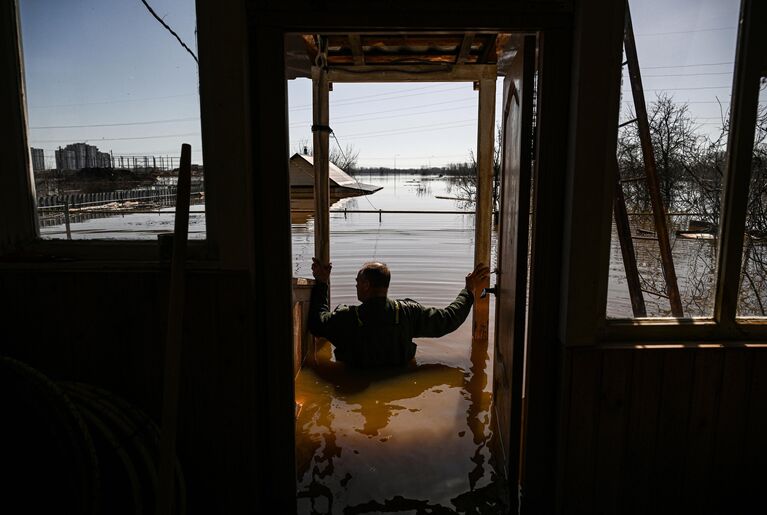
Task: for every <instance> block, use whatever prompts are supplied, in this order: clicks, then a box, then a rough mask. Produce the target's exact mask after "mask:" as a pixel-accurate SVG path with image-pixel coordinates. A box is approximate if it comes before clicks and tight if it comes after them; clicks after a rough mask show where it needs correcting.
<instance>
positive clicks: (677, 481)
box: [649, 349, 696, 512]
mask: <svg viewBox="0 0 767 515" xmlns="http://www.w3.org/2000/svg"><path fill="white" fill-rule="evenodd" d="M664 354H665V356H664V362H663V393H662V396H661V399H660V405H659V407H658V410H659V412H658V440H657V442H656V446H655V449H656V451H655V455H656V460H655V466H654V467H653V469H654V470H653V473H654V474H653V478H652V482H651V484H650V485H649V488H650V490H651V491H652V492H655V493H656V495H657V506H658V508H659V509H660V508H662V509H663V510H668V511H669V512H683V511H684V505H683V501H682V499H681V498H680V497H679V489H680V486H681V483H682V481H683V479H684V472H685V457H686V455H687V437H688V432H687V425H688V422H689V419H690V400H691V396H692V383H693V369H694V366H695V357H696V353H695V351H693V350H687V349H682V350H670V351H666V352H665V353H664Z"/></svg>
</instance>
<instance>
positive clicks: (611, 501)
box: [594, 350, 635, 513]
mask: <svg viewBox="0 0 767 515" xmlns="http://www.w3.org/2000/svg"><path fill="white" fill-rule="evenodd" d="M599 354H600V355H601V357H602V382H601V384H600V390H599V399H600V404H599V415H598V421H597V438H596V441H597V446H596V449H595V453H596V458H595V461H596V464H595V469H596V470H595V473H594V490H595V492H594V512H595V513H621V509H620V501H621V499H622V497H623V481H622V480H623V477H622V475H623V472H624V471H625V469H624V467H625V459H626V444H627V439H628V438H627V431H628V427H629V426H628V421H629V409H630V398H631V387H632V385H631V380H632V367H633V361H634V355H635V353H634V352H632V351H629V350H609V351H601V352H599Z"/></svg>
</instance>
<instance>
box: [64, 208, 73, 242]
mask: <svg viewBox="0 0 767 515" xmlns="http://www.w3.org/2000/svg"><path fill="white" fill-rule="evenodd" d="M64 225H65V226H66V228H67V239H68V240H71V239H72V230H71V228H70V223H69V201H68V200H65V201H64Z"/></svg>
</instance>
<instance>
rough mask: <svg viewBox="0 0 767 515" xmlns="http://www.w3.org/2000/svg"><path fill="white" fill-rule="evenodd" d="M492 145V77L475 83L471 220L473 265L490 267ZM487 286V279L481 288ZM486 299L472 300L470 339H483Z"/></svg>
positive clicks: (493, 131) (487, 303) (487, 300)
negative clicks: (473, 206) (473, 213)
mask: <svg viewBox="0 0 767 515" xmlns="http://www.w3.org/2000/svg"><path fill="white" fill-rule="evenodd" d="M494 143H495V78H493V79H485V80H481V81H479V116H478V120H477V214H476V216H475V217H474V265H475V266H476V265H478V264H480V263H482V264H484V265H485V266H490V240H491V238H492V234H491V231H492V224H493V147H494ZM489 285H490V277H488V278H487V279H486V280H485V282H484V284H482V285H481V286H482V287H483V288H486V287H488V286H489ZM489 321H490V298H489V297H485V298H484V299H482V298H475V299H474V310H473V318H472V338H474V339H476V340H487V337H488V325H489Z"/></svg>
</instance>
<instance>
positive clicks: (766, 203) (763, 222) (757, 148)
mask: <svg viewBox="0 0 767 515" xmlns="http://www.w3.org/2000/svg"><path fill="white" fill-rule="evenodd" d="M738 316H745V317H748V316H758V317H763V316H767V78H762V81H761V89H760V91H759V110H758V111H757V118H756V132H755V134H754V150H753V157H752V160H751V184H750V185H749V192H748V208H747V210H746V234H745V235H744V240H743V269H742V271H741V278H740V293H739V295H738Z"/></svg>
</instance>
